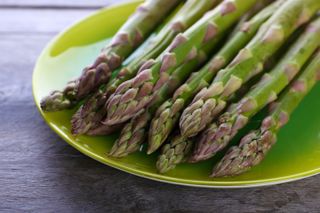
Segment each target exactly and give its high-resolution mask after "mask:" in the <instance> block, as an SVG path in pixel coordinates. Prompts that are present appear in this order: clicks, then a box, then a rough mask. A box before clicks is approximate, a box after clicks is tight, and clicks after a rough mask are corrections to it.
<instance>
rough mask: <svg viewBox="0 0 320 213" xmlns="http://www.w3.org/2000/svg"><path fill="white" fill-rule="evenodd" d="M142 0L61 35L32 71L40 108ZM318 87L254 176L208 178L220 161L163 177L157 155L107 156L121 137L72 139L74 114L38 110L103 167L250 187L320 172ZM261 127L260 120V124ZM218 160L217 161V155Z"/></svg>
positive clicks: (91, 18)
mask: <svg viewBox="0 0 320 213" xmlns="http://www.w3.org/2000/svg"><path fill="white" fill-rule="evenodd" d="M138 3H139V1H135V2H131V3H128V4H122V5H118V6H115V7H110V8H107V9H103V10H100V11H98V12H96V13H95V14H93V15H91V16H89V17H87V18H85V19H83V20H82V21H80V22H78V23H76V24H74V25H73V26H71V27H70V28H69V29H67V30H66V31H64V32H63V33H61V34H60V35H58V36H57V37H56V38H55V39H54V40H53V41H52V42H50V44H48V46H47V47H46V48H45V49H44V51H43V52H42V54H41V56H40V57H39V59H38V62H37V64H36V67H35V70H34V73H33V93H34V99H35V102H36V105H37V107H38V108H39V102H40V100H41V98H42V97H44V96H45V95H46V94H48V93H49V92H50V91H51V90H53V89H58V88H63V86H64V85H65V83H66V82H67V81H68V80H69V79H72V78H73V77H76V76H78V75H79V73H80V71H81V70H82V68H83V67H84V66H86V65H88V64H90V63H91V62H92V61H93V60H94V58H95V57H96V56H97V55H98V53H99V51H100V49H101V48H102V47H103V46H104V45H105V44H106V43H107V42H108V41H109V39H110V38H111V37H112V35H114V33H115V32H116V31H117V29H118V28H119V27H120V26H121V24H123V23H124V22H125V21H126V19H127V18H128V16H129V15H130V14H131V13H132V12H133V11H134V9H135V8H136V6H137V5H138ZM319 94H320V85H318V86H317V87H316V88H315V89H314V90H313V91H312V92H311V94H310V95H308V97H307V98H306V99H305V100H304V101H303V103H302V104H301V105H300V106H299V108H298V109H297V110H296V112H295V113H294V115H293V117H292V118H291V121H290V122H289V124H288V125H287V126H285V128H283V129H282V130H281V132H280V134H279V140H278V142H277V144H276V145H275V146H274V148H273V149H272V150H271V151H270V153H269V154H268V156H267V158H266V159H265V160H264V161H263V163H262V164H261V165H259V166H257V167H256V168H254V169H252V170H251V171H250V172H248V173H246V174H243V175H241V176H238V177H232V178H214V179H212V178H209V177H208V176H209V173H210V171H211V168H212V166H213V165H214V163H215V161H217V159H212V160H208V161H205V162H202V163H198V164H182V165H179V166H178V167H177V168H176V169H174V170H172V171H171V172H169V173H167V174H165V175H161V174H158V173H157V171H156V169H155V161H156V158H157V153H155V154H154V155H151V156H147V155H146V154H145V152H143V151H141V152H139V153H135V154H132V155H130V156H128V157H125V158H123V159H113V158H109V157H108V156H107V154H106V153H107V152H108V151H109V150H110V148H111V146H112V144H113V142H114V141H115V139H116V137H117V135H113V136H108V137H87V136H80V137H74V136H72V135H71V134H70V122H69V121H70V118H71V116H72V114H73V112H74V110H69V111H63V112H55V113H46V114H44V113H43V112H42V111H41V110H40V108H39V110H40V112H41V114H42V116H43V118H44V119H45V120H46V122H47V123H48V125H49V126H50V127H51V128H52V129H53V130H54V131H55V132H56V133H57V134H59V135H60V136H61V137H62V138H63V139H64V140H65V141H67V142H68V143H69V144H70V145H72V146H73V147H75V148H76V149H78V150H79V151H80V152H82V153H84V154H86V155H88V156H90V157H92V158H93V159H95V160H98V161H100V162H102V163H104V164H107V165H109V166H112V167H114V168H118V169H120V170H123V171H126V172H129V173H131V174H135V175H138V176H141V177H145V178H150V179H153V180H158V181H163V182H169V183H175V184H182V185H192V186H200V187H225V188H227V187H249V186H260V185H270V184H276V183H282V182H288V181H292V180H297V179H301V178H304V177H308V176H311V175H314V174H317V173H319V171H320V116H319V109H320V98H319ZM256 123H258V122H256ZM217 158H218V157H217Z"/></svg>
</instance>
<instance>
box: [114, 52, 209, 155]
mask: <svg viewBox="0 0 320 213" xmlns="http://www.w3.org/2000/svg"><path fill="white" fill-rule="evenodd" d="M205 58H206V56H205V54H200V55H199V56H198V57H197V58H195V59H192V60H190V61H189V62H187V63H185V64H183V65H181V66H180V67H179V68H178V69H177V70H176V71H175V72H174V73H173V75H171V77H170V78H169V79H168V82H167V83H166V84H165V85H163V86H162V87H161V88H160V89H159V91H158V92H157V94H156V96H155V98H154V100H153V101H152V102H151V103H150V104H149V107H147V109H146V110H144V112H142V113H141V114H139V115H136V116H135V117H133V118H132V119H131V120H130V121H129V122H128V123H127V124H125V125H124V128H123V129H122V131H121V134H120V137H119V139H118V140H117V141H116V142H115V143H114V145H113V147H112V149H111V151H110V153H109V155H110V156H113V157H124V156H126V155H128V154H130V153H133V152H135V151H137V150H138V149H139V147H140V145H141V144H142V142H143V141H144V138H145V136H146V131H147V127H148V124H149V122H150V120H151V118H152V115H153V114H154V113H155V111H156V110H157V108H158V107H159V106H160V105H161V103H163V102H164V101H165V100H166V99H167V98H168V96H169V95H170V93H171V92H173V91H174V90H175V89H176V88H177V87H178V86H179V85H180V84H181V83H182V82H183V81H184V80H185V79H186V78H187V77H188V75H189V73H190V72H192V70H193V69H194V68H195V67H196V66H197V65H199V64H200V63H201V62H203V61H204V59H205Z"/></svg>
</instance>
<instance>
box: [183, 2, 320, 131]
mask: <svg viewBox="0 0 320 213" xmlns="http://www.w3.org/2000/svg"><path fill="white" fill-rule="evenodd" d="M318 9H320V1H318V0H288V1H286V2H285V3H284V4H283V5H282V6H281V7H280V8H279V9H278V10H277V11H276V12H275V13H274V15H273V16H272V17H271V18H270V19H268V21H267V22H266V23H264V24H263V25H262V27H261V28H260V29H259V31H258V33H257V35H256V36H255V37H254V38H253V39H252V40H251V42H250V43H249V44H248V45H247V46H246V47H245V48H243V49H242V50H241V51H240V52H239V54H238V55H237V56H236V57H235V59H234V60H233V61H232V62H231V63H230V64H229V65H228V66H227V68H225V69H224V70H221V71H220V72H219V74H218V75H217V77H216V78H215V79H214V81H213V82H212V84H211V85H210V86H209V87H206V88H203V89H202V90H201V91H200V92H199V93H198V94H197V95H196V96H195V98H194V99H193V101H192V103H191V104H190V105H189V106H188V107H187V108H186V109H185V110H184V111H183V113H182V115H181V118H180V129H181V133H182V135H183V136H185V137H192V136H194V135H197V134H198V133H199V132H200V131H201V130H203V129H204V128H205V127H206V126H208V124H210V122H211V121H213V119H214V118H215V116H216V115H217V113H218V112H220V111H222V110H223V109H224V108H225V106H226V100H227V98H228V97H229V96H230V95H232V94H233V93H234V92H236V91H237V90H238V89H239V88H240V87H241V85H242V84H243V83H245V82H247V81H248V80H249V79H251V78H252V77H253V76H255V75H256V74H258V73H260V72H262V71H263V64H264V63H265V62H266V60H267V59H268V58H269V57H270V56H272V55H273V54H274V53H275V52H276V51H277V50H278V49H279V48H280V47H281V45H282V44H283V43H284V42H285V41H286V40H287V39H288V37H289V36H290V35H291V34H292V33H293V31H294V30H295V29H297V28H298V27H299V26H300V25H301V24H302V23H305V22H306V21H308V20H309V19H310V18H311V17H312V15H313V14H314V13H315V12H316V11H317V10H318Z"/></svg>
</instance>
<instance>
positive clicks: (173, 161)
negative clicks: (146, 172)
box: [156, 135, 193, 173]
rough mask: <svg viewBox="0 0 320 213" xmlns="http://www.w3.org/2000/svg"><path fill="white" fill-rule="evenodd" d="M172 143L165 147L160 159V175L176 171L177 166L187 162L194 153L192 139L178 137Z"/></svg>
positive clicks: (158, 162)
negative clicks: (192, 152)
mask: <svg viewBox="0 0 320 213" xmlns="http://www.w3.org/2000/svg"><path fill="white" fill-rule="evenodd" d="M170 141H171V142H170V143H167V144H165V145H164V146H163V148H162V150H161V154H160V155H159V157H158V160H157V163H156V167H157V170H158V172H159V173H166V172H168V171H169V170H172V169H174V168H175V167H176V165H178V164H180V163H183V162H185V161H186V160H187V157H188V155H189V154H190V153H191V151H192V147H193V141H192V140H191V139H188V138H185V137H182V136H181V135H176V136H174V137H173V138H172V139H171V140H170Z"/></svg>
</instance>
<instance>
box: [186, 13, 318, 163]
mask: <svg viewBox="0 0 320 213" xmlns="http://www.w3.org/2000/svg"><path fill="white" fill-rule="evenodd" d="M319 36H320V18H318V19H317V20H315V21H313V22H312V23H311V24H309V26H308V27H307V29H306V30H305V31H304V33H303V34H302V35H301V36H300V37H299V39H298V40H297V41H296V42H295V43H294V44H293V45H292V47H291V48H290V49H289V51H288V52H287V53H286V55H285V56H284V57H283V58H282V59H281V61H280V62H279V63H278V64H277V65H276V67H275V68H274V69H273V70H272V71H271V72H270V73H266V74H265V75H264V76H263V77H262V79H261V81H260V82H259V83H258V84H257V85H255V86H254V87H253V89H252V90H251V91H250V92H249V93H248V94H247V95H245V96H244V97H243V98H242V99H241V100H240V101H239V102H237V103H235V104H233V105H231V106H230V108H229V109H228V110H227V111H226V112H225V113H224V114H222V115H221V116H220V117H219V119H218V122H214V123H212V124H211V125H210V126H209V127H208V128H207V129H206V130H205V131H204V132H203V133H202V134H201V136H200V141H199V142H198V143H197V144H196V147H195V150H194V152H193V154H192V156H191V158H190V162H197V161H201V160H205V159H208V158H210V157H212V156H213V155H215V153H217V152H218V151H220V150H221V149H223V148H224V147H225V146H226V145H227V144H228V142H229V141H230V140H231V139H232V138H233V137H234V136H235V135H236V133H238V131H239V130H240V129H241V128H243V127H244V126H245V125H246V124H247V123H248V121H249V119H250V118H251V117H252V116H254V115H255V114H256V113H257V112H258V111H259V110H261V109H262V108H263V107H264V106H266V105H267V104H268V103H270V102H272V101H274V100H275V99H276V98H277V95H278V94H279V93H280V92H281V91H282V90H283V89H284V88H285V87H286V86H287V85H288V84H289V83H290V81H291V80H292V79H293V78H294V76H295V75H296V74H297V73H298V72H299V71H300V69H301V67H302V66H303V65H304V64H305V62H306V61H307V60H308V59H309V58H310V56H311V55H312V53H313V52H314V51H315V49H316V48H317V47H318V46H319V45H320V40H319Z"/></svg>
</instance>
